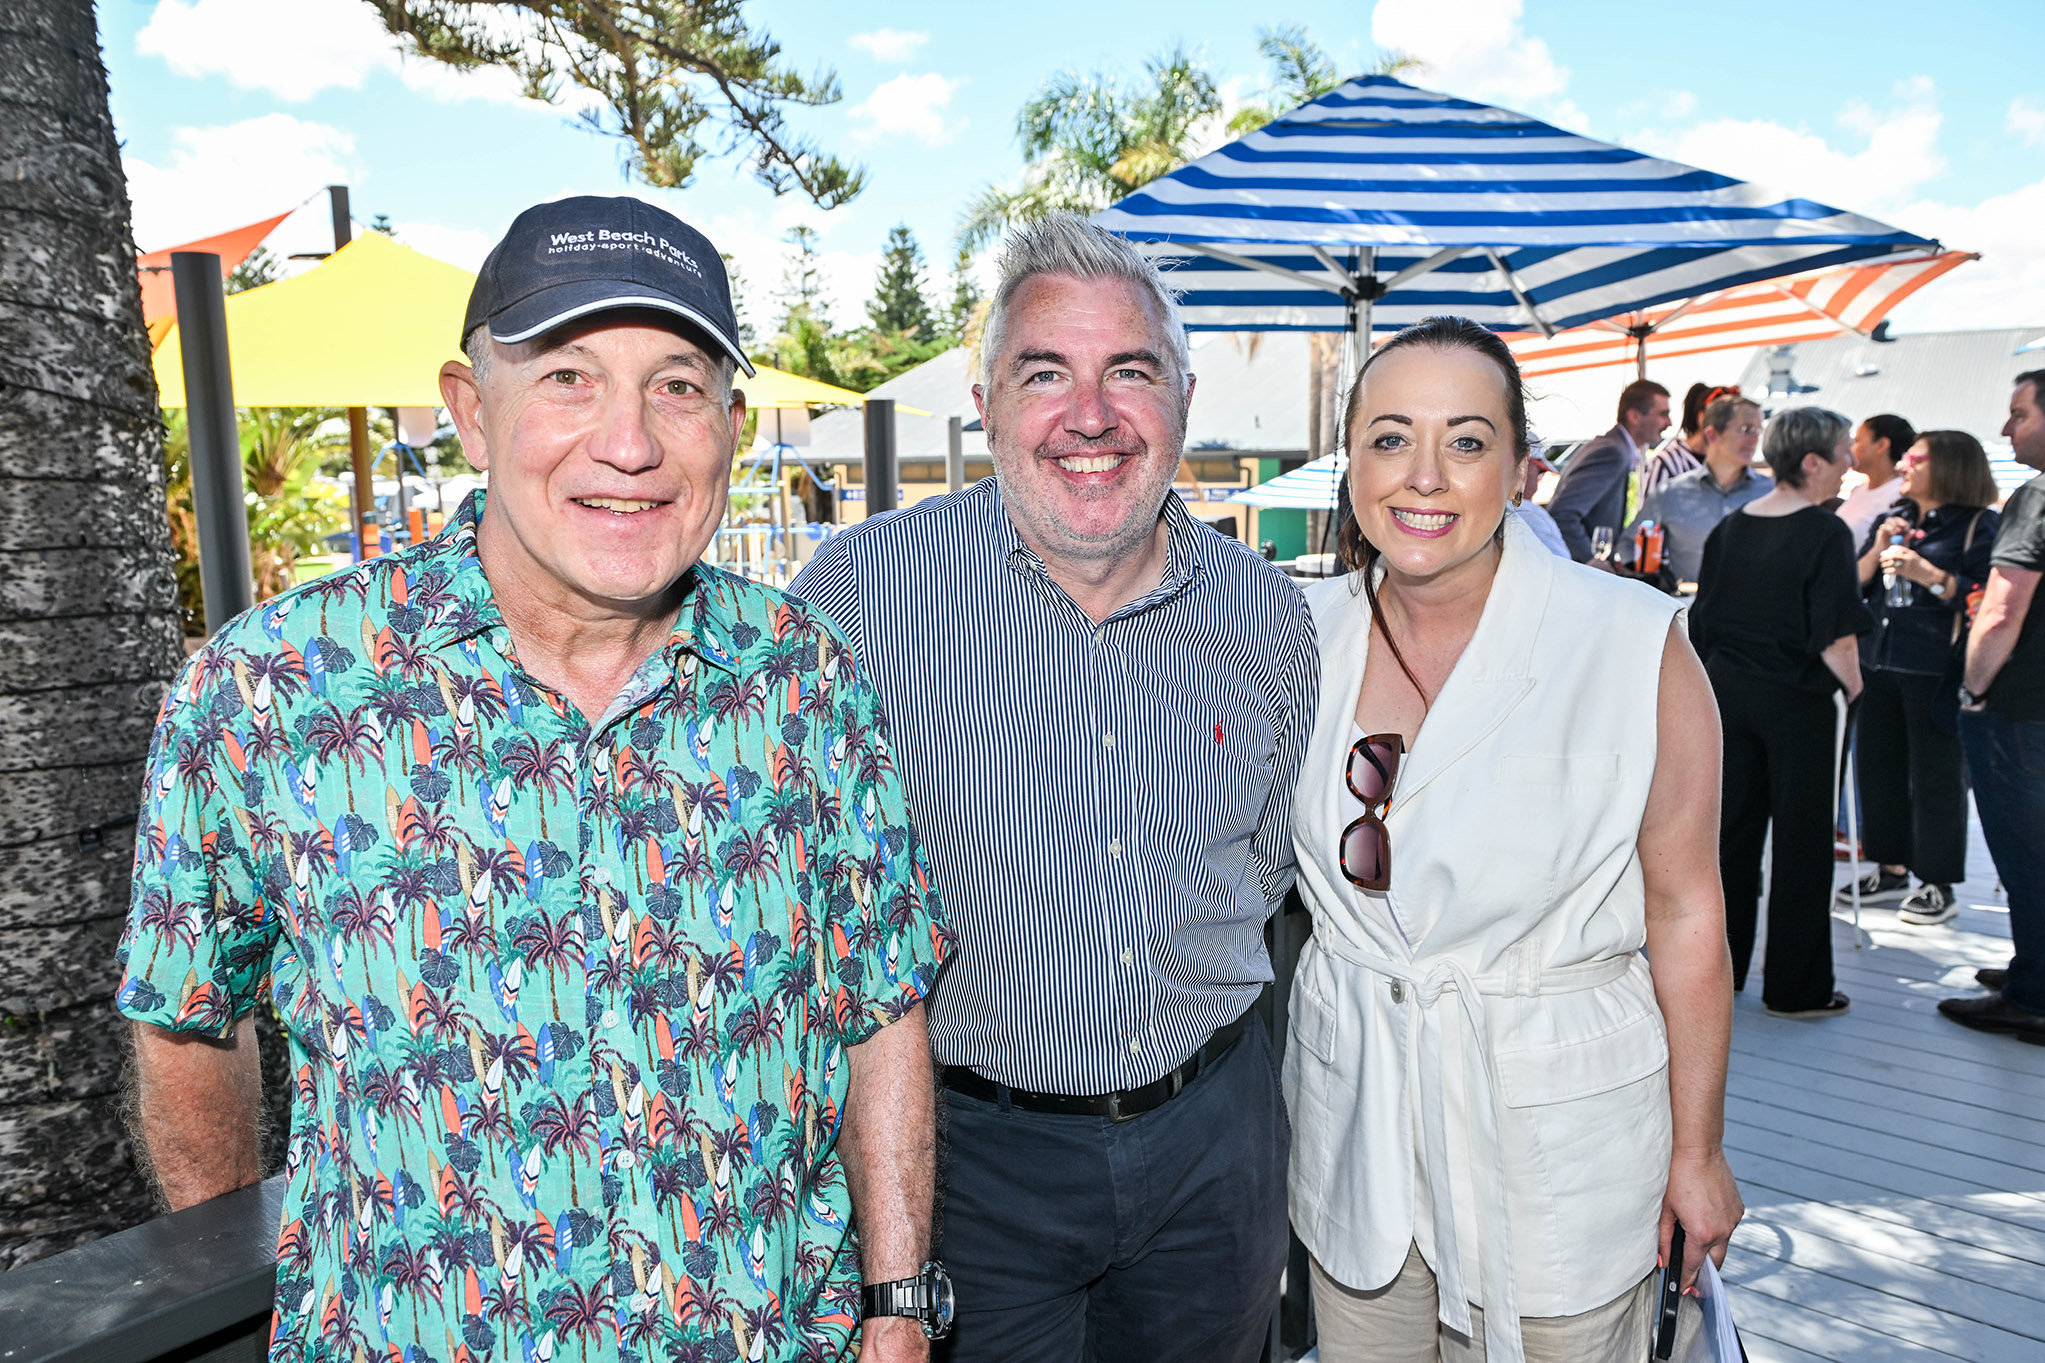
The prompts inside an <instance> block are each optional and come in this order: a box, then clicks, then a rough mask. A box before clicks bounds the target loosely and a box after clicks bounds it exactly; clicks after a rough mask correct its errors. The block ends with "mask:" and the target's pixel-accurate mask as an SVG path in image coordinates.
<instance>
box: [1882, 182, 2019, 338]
mask: <svg viewBox="0 0 2045 1363" xmlns="http://www.w3.org/2000/svg"><path fill="white" fill-rule="evenodd" d="M1893 221H1894V222H1895V223H1896V225H1897V226H1898V227H1902V228H1905V229H1907V230H1909V231H1912V232H1916V233H1919V234H1920V235H1923V236H1927V237H1936V238H1938V240H1939V241H1940V242H1942V243H1943V244H1944V245H1945V246H1947V247H1948V248H1950V249H1952V250H1956V251H1979V252H1980V253H1981V259H1979V260H1977V261H1973V262H1972V263H1970V264H1966V265H1962V266H1961V267H1960V268H1959V269H1957V270H1954V271H1953V272H1952V273H1951V274H1949V275H1946V276H1945V277H1944V278H1942V279H1940V280H1938V281H1937V282H1935V283H1933V284H1931V285H1930V286H1928V287H1927V288H1925V289H1923V290H1922V291H1920V292H1918V293H1916V294H1913V295H1912V296H1911V297H1910V298H1908V299H1906V300H1905V301H1904V302H1903V303H1902V304H1901V305H1899V306H1898V307H1897V309H1896V311H1895V312H1894V313H1893V314H1892V316H1891V321H1892V324H1893V325H1894V327H1895V329H1896V330H1898V331H1946V330H1965V329H1975V328H1981V327H2024V326H2035V327H2039V328H2040V329H2041V330H2045V250H2040V249H2039V243H2038V228H2037V224H2038V223H2040V222H2045V180H2039V181H2036V182H2035V183H2032V184H2028V185H2025V186H2024V187H2023V188H2021V189H2017V190H2013V191H2012V192H2010V193H2008V194H1998V195H1996V196H1995V197H1993V198H1989V199H1984V200H1982V201H1981V202H1980V203H1978V204H1974V205H1972V206H1970V207H1963V206H1960V205H1956V204H1943V203H1938V202H1935V201H1932V200H1925V201H1922V202H1919V203H1914V204H1910V205H1908V206H1906V207H1904V208H1901V209H1899V210H1897V212H1896V213H1895V215H1894V218H1893Z"/></svg>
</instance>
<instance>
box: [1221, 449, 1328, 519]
mask: <svg viewBox="0 0 2045 1363" xmlns="http://www.w3.org/2000/svg"><path fill="white" fill-rule="evenodd" d="M1348 471H1349V457H1348V456H1347V455H1344V454H1324V455H1322V456H1321V457H1320V458H1319V459H1312V460H1309V461H1308V462H1306V463H1304V464H1301V465H1300V466H1299V467H1298V468H1296V469H1294V470H1293V471H1292V472H1290V473H1281V474H1279V475H1278V476H1277V477H1276V478H1273V479H1271V480H1270V481H1269V482H1264V483H1259V484H1257V485H1256V486H1255V487H1246V488H1244V489H1243V490H1242V491H1241V492H1238V493H1236V494H1235V495H1234V496H1232V497H1230V498H1229V500H1230V501H1232V502H1238V503H1241V504H1242V505H1244V506H1255V507H1261V508H1264V509H1265V510H1273V509H1279V510H1287V511H1328V510H1332V509H1333V508H1334V505H1335V490H1336V488H1337V487H1339V486H1340V485H1341V482H1342V475H1343V474H1344V473H1347V472H1348Z"/></svg>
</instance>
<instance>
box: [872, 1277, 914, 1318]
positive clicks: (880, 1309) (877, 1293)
mask: <svg viewBox="0 0 2045 1363" xmlns="http://www.w3.org/2000/svg"><path fill="white" fill-rule="evenodd" d="M863 1305H864V1306H865V1314H866V1315H867V1316H917V1317H921V1316H922V1315H924V1314H925V1306H924V1303H923V1276H922V1275H921V1274H918V1275H917V1276H915V1277H913V1278H897V1279H896V1280H895V1281H893V1282H888V1283H868V1284H866V1286H865V1288H864V1302H863Z"/></svg>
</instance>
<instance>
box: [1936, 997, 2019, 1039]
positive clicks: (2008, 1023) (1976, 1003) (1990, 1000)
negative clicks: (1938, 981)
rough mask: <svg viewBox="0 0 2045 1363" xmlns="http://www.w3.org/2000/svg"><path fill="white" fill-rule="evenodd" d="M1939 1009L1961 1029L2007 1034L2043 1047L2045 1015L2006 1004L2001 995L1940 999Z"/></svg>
mask: <svg viewBox="0 0 2045 1363" xmlns="http://www.w3.org/2000/svg"><path fill="white" fill-rule="evenodd" d="M1938 1010H1939V1011H1940V1012H1941V1013H1944V1014H1945V1015H1946V1016H1947V1017H1949V1018H1951V1019H1952V1020H1953V1021H1955V1022H1957V1023H1959V1024H1960V1025H1961V1026H1962V1027H1972V1028H1973V1029H1974V1030H1975V1031H1977V1032H2007V1033H2009V1034H2010V1035H2011V1036H2013V1037H2015V1038H2017V1039H2018V1040H2019V1041H2028V1042H2030V1043H2031V1044H2032V1045H2033V1046H2045V1013H2034V1012H2032V1011H2031V1010H2030V1009H2028V1008H2019V1007H2017V1006H2016V1005H2015V1004H2013V1003H2005V1002H2004V1001H2003V997H2002V995H2000V994H1982V995H1979V996H1977V997H1975V998H1971V999H1940V1000H1939V1004H1938Z"/></svg>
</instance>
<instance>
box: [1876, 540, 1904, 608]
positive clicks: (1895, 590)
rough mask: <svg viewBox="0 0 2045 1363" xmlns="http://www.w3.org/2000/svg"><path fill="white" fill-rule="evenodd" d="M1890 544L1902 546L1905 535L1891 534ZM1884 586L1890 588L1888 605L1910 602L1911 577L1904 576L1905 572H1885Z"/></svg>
mask: <svg viewBox="0 0 2045 1363" xmlns="http://www.w3.org/2000/svg"><path fill="white" fill-rule="evenodd" d="M1889 544H1890V547H1892V548H1901V547H1902V544H1903V537H1902V536H1901V535H1891V536H1889ZM1882 586H1884V587H1885V588H1887V589H1888V593H1889V594H1888V597H1887V604H1888V605H1890V606H1907V605H1909V604H1910V579H1909V578H1907V577H1905V576H1903V574H1901V573H1897V572H1885V573H1883V574H1882Z"/></svg>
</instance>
